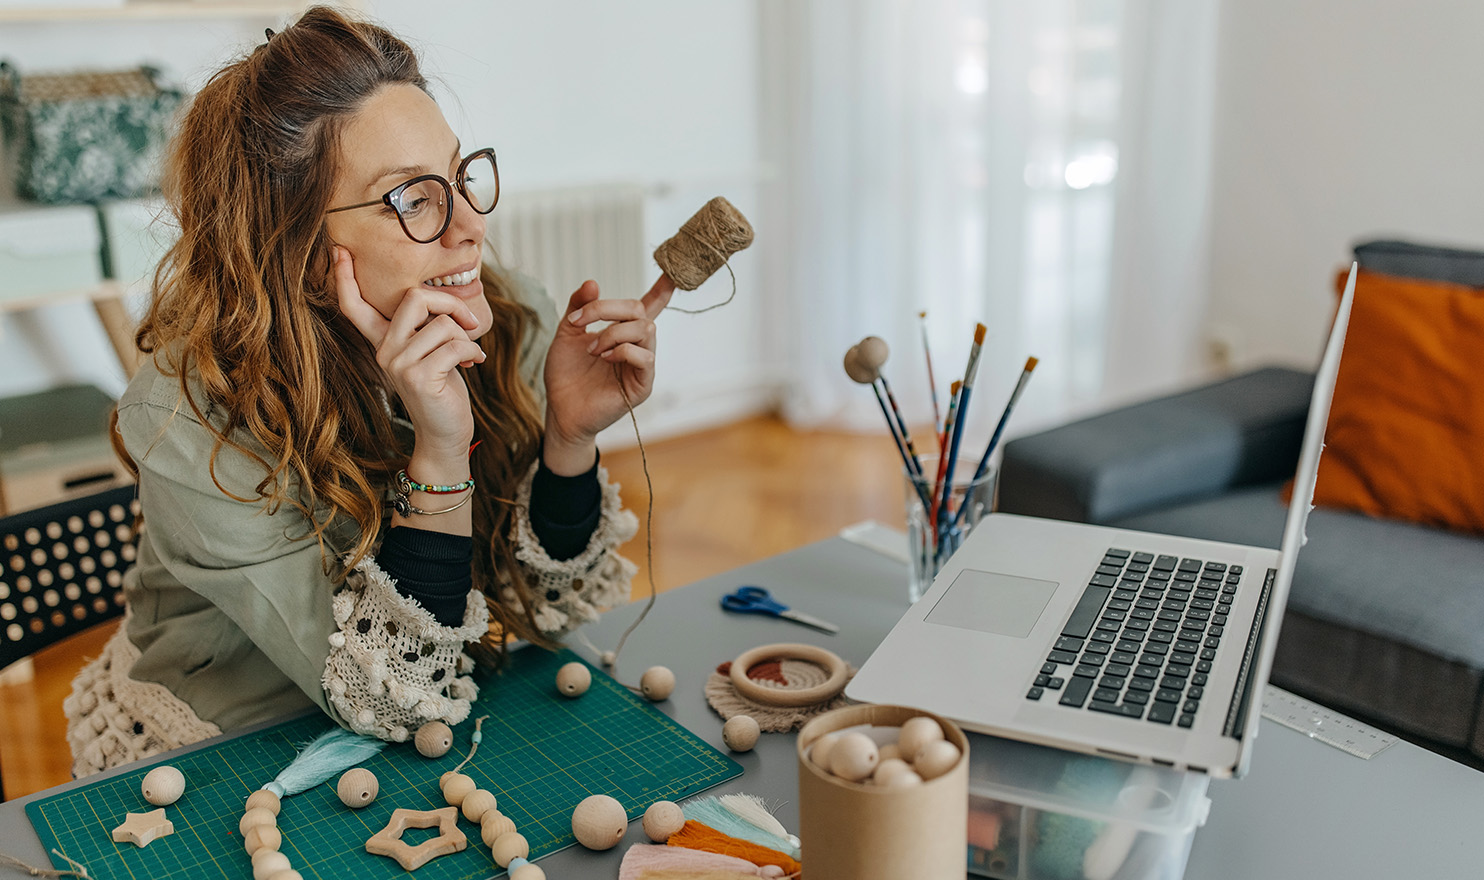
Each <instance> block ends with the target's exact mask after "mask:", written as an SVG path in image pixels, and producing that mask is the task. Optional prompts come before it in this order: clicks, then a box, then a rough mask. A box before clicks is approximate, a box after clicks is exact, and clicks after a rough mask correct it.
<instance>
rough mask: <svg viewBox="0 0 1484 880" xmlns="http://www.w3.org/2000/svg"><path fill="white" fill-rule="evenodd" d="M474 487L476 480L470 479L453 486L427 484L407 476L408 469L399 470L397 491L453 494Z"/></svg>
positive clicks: (403, 492)
mask: <svg viewBox="0 0 1484 880" xmlns="http://www.w3.org/2000/svg"><path fill="white" fill-rule="evenodd" d="M473 488H474V480H473V479H468V480H465V481H464V482H462V483H454V484H453V485H452V486H425V485H423V484H422V483H419V482H417V481H416V480H414V479H412V478H411V477H409V476H407V471H405V470H402V471H397V491H399V492H400V493H401V494H403V495H410V494H412V493H413V492H414V491H417V492H426V493H428V494H429V495H452V494H454V493H455V492H463V491H464V490H466V489H473Z"/></svg>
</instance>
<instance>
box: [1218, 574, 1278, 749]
mask: <svg viewBox="0 0 1484 880" xmlns="http://www.w3.org/2000/svg"><path fill="white" fill-rule="evenodd" d="M1277 576H1278V570H1277V569H1276V568H1270V569H1268V576H1267V577H1266V578H1264V579H1263V582H1262V595H1261V596H1259V597H1258V600H1257V614H1255V615H1254V616H1253V618H1252V630H1251V631H1250V632H1249V633H1248V634H1247V648H1246V652H1245V653H1244V654H1243V655H1242V668H1241V670H1240V671H1239V672H1238V673H1237V687H1236V689H1235V690H1234V691H1233V692H1232V702H1231V705H1230V706H1228V707H1227V709H1226V727H1225V728H1224V729H1223V730H1222V732H1223V733H1224V734H1226V735H1227V736H1230V737H1235V738H1236V739H1241V738H1242V731H1243V730H1244V729H1246V726H1247V707H1248V706H1250V705H1252V702H1251V700H1249V699H1248V697H1249V696H1251V692H1252V688H1253V687H1255V686H1256V685H1257V681H1256V680H1255V679H1254V678H1253V675H1252V665H1253V664H1254V663H1256V662H1257V655H1258V652H1259V650H1260V649H1261V648H1262V636H1263V633H1264V632H1266V631H1267V622H1268V620H1267V618H1268V600H1269V599H1271V598H1272V595H1273V582H1274V581H1275V580H1276V579H1277Z"/></svg>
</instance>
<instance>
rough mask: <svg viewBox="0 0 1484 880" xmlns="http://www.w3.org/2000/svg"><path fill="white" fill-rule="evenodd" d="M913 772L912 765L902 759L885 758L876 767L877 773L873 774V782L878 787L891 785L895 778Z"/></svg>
mask: <svg viewBox="0 0 1484 880" xmlns="http://www.w3.org/2000/svg"><path fill="white" fill-rule="evenodd" d="M911 772H912V765H911V764H908V763H907V762H906V761H903V760H902V759H901V758H885V759H883V760H882V761H881V762H880V763H878V764H877V765H876V770H875V772H873V773H872V774H871V781H872V782H874V783H876V784H877V785H890V784H891V780H892V777H893V776H896V775H897V774H899V773H911Z"/></svg>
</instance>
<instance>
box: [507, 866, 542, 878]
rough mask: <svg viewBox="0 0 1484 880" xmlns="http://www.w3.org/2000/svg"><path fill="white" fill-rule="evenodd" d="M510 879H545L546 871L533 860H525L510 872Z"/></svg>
mask: <svg viewBox="0 0 1484 880" xmlns="http://www.w3.org/2000/svg"><path fill="white" fill-rule="evenodd" d="M510 880H546V872H545V871H543V870H541V866H540V865H537V864H536V863H535V862H526V863H525V864H524V865H521V866H520V867H519V868H516V869H515V870H514V871H511V872H510Z"/></svg>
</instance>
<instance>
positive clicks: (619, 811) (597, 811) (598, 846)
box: [572, 794, 629, 851]
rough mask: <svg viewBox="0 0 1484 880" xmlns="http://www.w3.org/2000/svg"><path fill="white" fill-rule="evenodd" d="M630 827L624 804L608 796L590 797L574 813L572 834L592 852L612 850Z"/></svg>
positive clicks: (595, 795)
mask: <svg viewBox="0 0 1484 880" xmlns="http://www.w3.org/2000/svg"><path fill="white" fill-rule="evenodd" d="M628 827H629V817H628V814H627V813H625V812H624V808H623V804H621V803H619V802H618V801H617V800H616V799H614V798H611V797H609V796H608V795H606V794H594V795H589V796H587V797H586V798H584V799H583V801H582V803H580V804H578V805H577V809H575V810H573V811H572V833H573V834H575V835H577V842H578V843H580V844H582V845H583V846H585V847H587V848H588V849H591V850H599V851H601V850H605V849H611V848H612V847H613V845H614V844H616V843H618V842H619V841H620V840H622V839H623V835H624V830H625V829H627V828H628Z"/></svg>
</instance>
